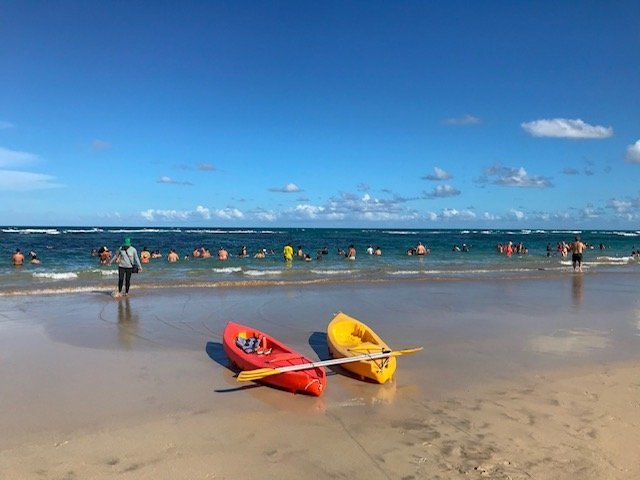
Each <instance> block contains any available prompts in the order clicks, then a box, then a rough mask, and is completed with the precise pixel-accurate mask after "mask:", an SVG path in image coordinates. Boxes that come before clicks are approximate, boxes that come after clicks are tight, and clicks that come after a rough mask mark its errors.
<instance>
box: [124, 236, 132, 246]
mask: <svg viewBox="0 0 640 480" xmlns="http://www.w3.org/2000/svg"><path fill="white" fill-rule="evenodd" d="M122 246H123V247H130V246H131V239H130V238H125V239H124V243H123V244H122Z"/></svg>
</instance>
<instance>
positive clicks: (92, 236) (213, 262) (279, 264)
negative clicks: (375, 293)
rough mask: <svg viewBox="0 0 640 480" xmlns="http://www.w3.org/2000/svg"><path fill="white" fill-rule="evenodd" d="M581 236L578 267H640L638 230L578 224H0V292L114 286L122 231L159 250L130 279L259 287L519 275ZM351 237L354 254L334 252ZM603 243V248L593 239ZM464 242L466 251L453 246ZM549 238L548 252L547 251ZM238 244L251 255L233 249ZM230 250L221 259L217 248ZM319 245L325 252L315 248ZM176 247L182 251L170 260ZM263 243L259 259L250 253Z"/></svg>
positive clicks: (561, 262) (147, 283) (557, 262)
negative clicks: (102, 255)
mask: <svg viewBox="0 0 640 480" xmlns="http://www.w3.org/2000/svg"><path fill="white" fill-rule="evenodd" d="M576 235H580V237H581V239H582V241H583V242H585V243H586V244H588V246H589V248H588V250H587V251H586V252H585V255H584V269H585V271H587V272H588V271H620V272H636V273H637V272H640V262H639V261H638V258H637V257H635V258H634V257H633V256H632V252H633V251H636V250H640V231H606V230H592V231H577V230H526V229H523V230H463V229H455V230H450V229H442V230H419V229H355V228H354V229H324V228H274V229H262V228H246V229H244V228H243V229H227V228H225V229H222V228H221V229H216V228H114V227H86V228H80V227H46V228H43V227H35V228H30V227H2V228H0V248H1V251H2V259H0V295H1V296H7V295H26V294H28V295H33V294H61V293H68V292H82V291H96V290H99V291H104V290H109V289H113V288H114V286H115V284H116V281H117V267H116V266H115V265H112V266H101V265H100V262H99V260H98V258H97V257H94V256H91V251H92V250H93V249H99V248H100V247H102V246H107V247H109V249H110V250H112V251H115V250H117V248H118V247H119V245H120V244H121V243H122V241H123V240H124V238H125V237H130V238H131V240H132V243H133V245H134V246H135V247H136V248H137V250H138V252H140V250H142V248H143V247H147V248H148V249H149V250H151V251H154V250H159V251H160V252H161V254H162V258H157V259H153V260H151V262H150V263H149V264H147V265H144V271H143V273H141V274H140V275H136V276H134V279H133V281H132V285H133V286H134V287H146V288H171V287H173V288H185V287H204V288H207V287H212V288H213V287H259V286H263V285H280V284H305V283H307V284H309V283H329V282H344V283H346V282H353V281H359V282H397V281H406V280H425V281H428V280H441V279H455V278H461V277H464V278H469V277H478V278H482V277H486V276H491V277H496V276H498V277H517V276H531V275H545V274H558V273H562V272H568V271H572V268H571V258H570V256H569V257H568V258H567V257H562V256H561V255H560V254H558V252H557V250H556V246H557V244H558V243H560V242H562V241H565V242H568V243H570V242H572V241H573V239H574V237H575V236H576ZM509 241H511V242H512V243H513V244H519V243H522V244H523V245H524V246H525V247H526V248H527V251H528V253H526V254H514V255H512V256H511V257H509V258H508V257H506V256H505V255H501V254H498V253H497V250H496V246H497V245H498V244H499V243H502V244H506V243H507V242H509ZM288 242H291V243H292V245H293V247H294V251H296V252H297V250H298V247H302V249H303V250H304V252H305V253H308V254H309V255H310V257H311V261H308V262H307V261H303V260H300V259H297V258H294V261H293V262H291V263H290V264H287V263H285V262H284V261H283V258H282V248H283V246H284V245H285V244H287V243H288ZM418 242H422V243H423V244H424V245H426V246H427V248H429V249H430V254H429V255H427V256H424V257H421V256H408V255H407V250H408V249H410V248H412V247H415V246H416V245H417V244H418ZM350 244H353V245H354V246H355V247H356V250H357V257H356V260H353V261H352V260H347V259H345V258H344V256H342V255H339V254H338V251H339V249H343V250H346V249H347V248H348V246H349V245H350ZM601 244H602V245H603V246H604V249H602V248H601ZM369 245H371V246H372V247H373V248H376V247H378V246H379V247H380V249H381V250H382V255H380V256H375V255H368V254H367V253H366V250H367V247H368V246H369ZM455 245H457V246H459V247H460V249H462V248H463V245H466V247H467V249H468V251H454V246H455ZM547 245H550V247H551V252H552V253H551V255H550V256H548V255H547ZM242 246H246V248H247V250H248V253H249V256H248V257H245V258H242V257H240V256H239V255H238V254H239V252H240V251H241V248H242ZM196 247H206V248H208V249H209V250H210V251H211V253H212V255H213V257H212V258H208V259H200V258H190V259H189V260H188V261H187V260H185V259H184V257H185V256H186V255H189V256H191V254H192V251H193V249H194V248H196ZM220 247H224V248H225V249H226V250H228V251H229V253H230V257H229V259H228V260H227V261H219V260H218V259H217V251H218V249H219V248H220ZM16 248H20V249H21V250H22V251H23V253H25V257H26V259H27V260H28V258H29V256H28V253H29V252H30V251H35V252H37V254H38V258H39V259H40V260H41V262H42V263H41V264H38V265H33V264H25V265H24V266H23V267H21V268H16V267H14V266H13V265H12V264H11V255H12V254H13V252H14V251H15V249H16ZM325 248H326V249H327V251H328V253H327V254H322V253H320V252H321V250H323V249H325ZM169 249H175V250H176V251H177V252H178V253H179V255H180V258H181V260H180V261H179V262H177V263H173V264H171V263H168V262H167V261H166V255H167V253H168V251H169ZM258 250H266V251H267V255H266V257H265V258H254V257H253V255H254V254H255V253H256V252H257V251H258Z"/></svg>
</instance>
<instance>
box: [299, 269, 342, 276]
mask: <svg viewBox="0 0 640 480" xmlns="http://www.w3.org/2000/svg"><path fill="white" fill-rule="evenodd" d="M310 272H311V273H315V274H316V275H342V274H345V275H349V274H351V273H353V270H316V269H311V270H310Z"/></svg>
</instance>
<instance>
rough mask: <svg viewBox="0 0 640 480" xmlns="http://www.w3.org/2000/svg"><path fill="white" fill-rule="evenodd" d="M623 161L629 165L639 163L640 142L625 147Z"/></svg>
mask: <svg viewBox="0 0 640 480" xmlns="http://www.w3.org/2000/svg"><path fill="white" fill-rule="evenodd" d="M624 159H625V161H627V162H629V163H640V140H638V141H637V142H636V143H634V144H633V145H629V146H628V147H627V154H626V155H625V157H624Z"/></svg>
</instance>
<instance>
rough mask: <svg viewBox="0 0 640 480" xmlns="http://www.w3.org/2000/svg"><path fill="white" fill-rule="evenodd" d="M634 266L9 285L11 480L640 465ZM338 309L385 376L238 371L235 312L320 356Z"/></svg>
mask: <svg viewBox="0 0 640 480" xmlns="http://www.w3.org/2000/svg"><path fill="white" fill-rule="evenodd" d="M637 282H638V279H637V276H635V275H624V274H592V273H588V274H584V275H571V274H569V275H567V276H566V277H556V278H547V279H545V278H537V279H532V280H522V279H520V280H517V281H513V280H498V279H496V280H486V279H484V280H482V281H476V280H459V281H431V282H413V283H393V284H340V285H326V286H301V287H291V286H287V287H280V288H278V287H269V288H245V289H206V290H203V289H192V290H180V291H171V290H148V291H147V290H143V289H137V290H133V291H132V296H131V298H129V299H128V300H114V299H112V298H111V297H110V296H109V295H108V292H98V291H96V292H92V293H88V294H86V293H85V294H75V295H58V296H40V297H27V298H25V297H3V298H0V385H1V386H2V388H0V431H2V435H0V472H1V474H0V478H2V479H3V480H4V479H30V478H34V479H36V478H56V479H57V478H69V479H71V478H78V479H81V478H105V479H106V478H114V477H121V478H136V479H146V478H154V479H157V478H172V479H182V478H184V479H193V478H216V479H222V478H226V479H245V478H246V479H249V478H254V477H255V476H256V475H258V476H259V477H260V478H282V479H294V478H295V479H298V478H350V479H374V478H381V479H387V478H388V479H414V478H415V479H417V478H443V479H445V478H446V479H450V478H454V479H455V478H500V479H501V478H505V479H506V478H511V479H530V478H534V479H547V478H548V479H575V478H580V479H628V478H638V477H640V460H638V459H640V429H639V428H638V427H640V374H639V373H638V372H640V369H639V367H640V348H639V346H640V301H639V300H638V299H637V295H636V293H635V292H636V290H637ZM339 310H342V311H344V312H346V313H348V314H350V315H352V316H355V317H357V318H360V319H361V320H363V321H365V322H366V323H368V324H369V325H371V326H372V327H374V328H375V329H376V331H377V332H378V333H379V334H380V335H381V336H382V337H383V338H384V339H385V340H386V341H387V342H388V343H389V344H391V345H392V346H394V347H397V348H404V347H409V346H414V345H423V346H424V347H425V350H424V351H423V352H420V353H418V354H414V355H410V356H404V357H401V358H399V360H398V364H399V366H398V372H397V374H396V379H395V381H394V382H393V383H391V384H387V385H382V386H379V385H373V384H369V383H363V382H360V381H357V380H355V379H352V378H349V377H347V376H345V375H342V374H341V372H340V370H339V368H337V367H336V370H334V371H331V372H330V375H329V377H328V382H327V390H326V392H325V395H324V396H323V397H321V398H310V397H305V396H300V395H291V394H288V393H286V392H281V391H278V390H274V389H271V388H268V387H264V386H258V385H254V384H248V385H247V384H238V383H237V382H236V381H235V379H234V378H233V372H231V371H230V370H229V369H228V368H227V365H226V359H225V357H224V354H223V353H222V347H221V344H220V342H221V333H222V329H223V328H224V325H225V323H226V322H227V321H229V320H233V321H236V322H240V323H247V324H251V325H255V326H256V327H258V328H261V329H263V330H265V331H267V332H269V333H271V334H273V335H276V336H278V337H279V338H281V339H282V340H284V341H285V342H287V343H289V344H290V345H291V346H293V347H295V348H297V349H298V350H300V351H302V352H303V353H306V354H308V355H309V356H310V357H312V358H322V359H324V358H326V357H327V351H326V337H325V334H324V328H325V327H326V325H327V323H328V322H329V320H330V319H331V317H332V315H333V313H334V312H336V311H339Z"/></svg>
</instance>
